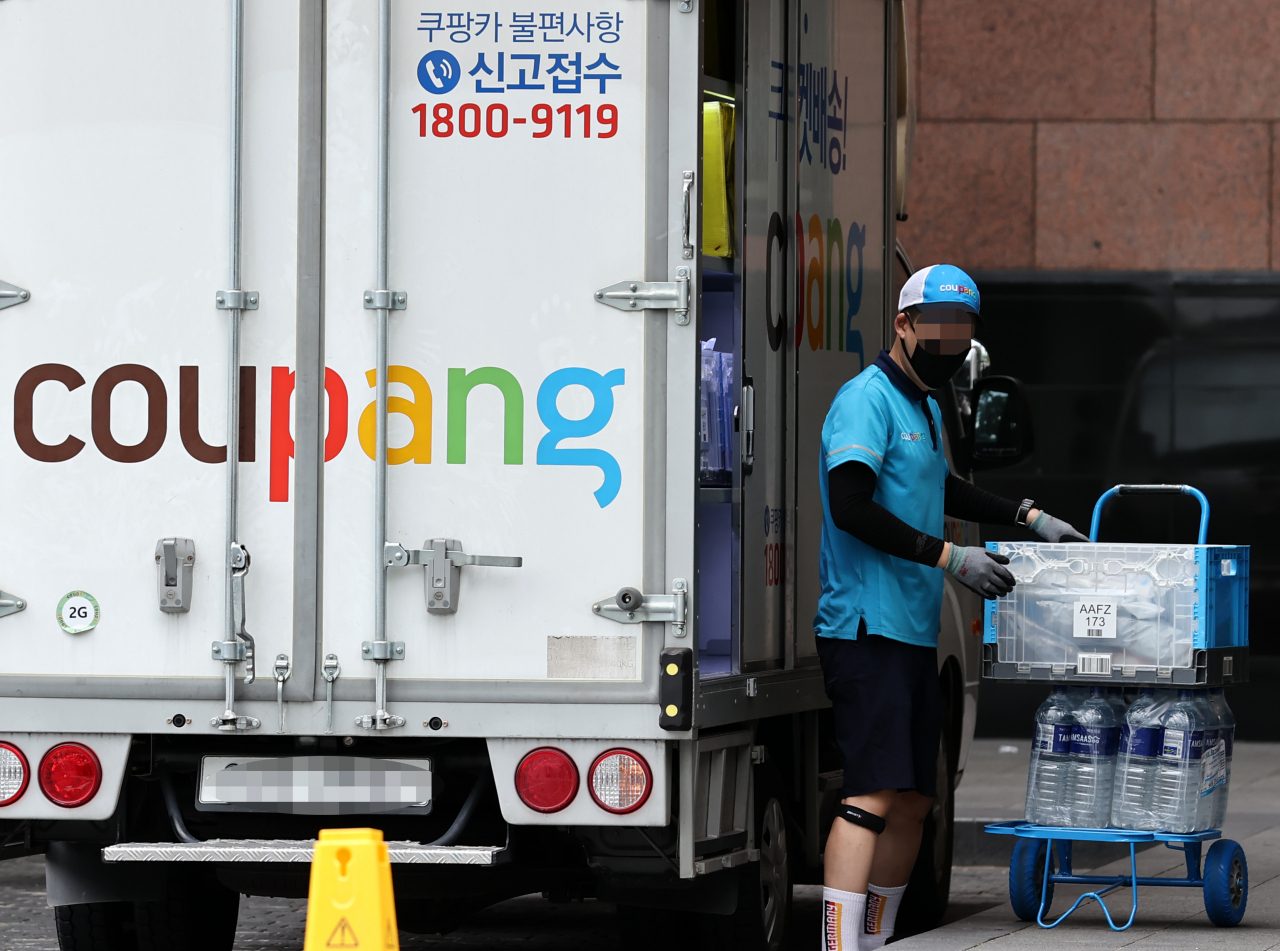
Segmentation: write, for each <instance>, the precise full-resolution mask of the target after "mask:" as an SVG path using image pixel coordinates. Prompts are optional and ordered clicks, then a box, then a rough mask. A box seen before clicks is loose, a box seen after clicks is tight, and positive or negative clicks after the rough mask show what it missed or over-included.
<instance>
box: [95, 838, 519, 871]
mask: <svg viewBox="0 0 1280 951" xmlns="http://www.w3.org/2000/svg"><path fill="white" fill-rule="evenodd" d="M314 847H315V839H209V840H208V841H207V842H122V843H120V844H119V845H109V846H107V847H106V848H104V849H103V850H102V860H103V861H104V862H310V861H311V853H312V849H313V848H314ZM387 851H388V853H389V855H390V858H391V861H392V862H396V863H399V864H403V865H498V864H500V863H502V862H504V861H506V858H507V851H506V847H505V846H501V845H435V846H432V845H422V844H421V843H419V842H388V843H387Z"/></svg>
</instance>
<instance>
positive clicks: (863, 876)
mask: <svg viewBox="0 0 1280 951" xmlns="http://www.w3.org/2000/svg"><path fill="white" fill-rule="evenodd" d="M817 644H818V656H819V659H820V660H821V662H822V672H823V677H824V680H825V685H826V690H827V696H828V697H830V698H831V707H832V710H831V713H832V725H833V726H834V731H835V735H834V737H833V738H834V740H835V743H836V746H837V747H838V748H839V753H840V759H841V761H842V764H843V767H844V782H843V790H842V791H843V794H844V796H843V799H842V803H843V805H842V806H841V812H840V813H838V814H837V815H838V816H840V817H839V818H836V820H835V822H834V824H833V825H832V828H831V832H830V835H829V838H828V840H827V845H826V855H825V860H824V861H825V868H824V877H823V884H824V886H825V887H824V889H823V928H824V942H825V945H824V946H825V948H826V949H828V951H835V949H841V951H854V949H855V948H857V947H858V942H859V941H860V940H861V935H862V933H863V928H864V923H863V918H864V916H865V914H866V901H867V883H868V879H869V877H870V874H871V868H872V863H873V862H874V860H875V857H876V853H877V851H878V849H879V848H880V847H881V846H880V844H879V839H880V838H881V836H882V834H883V832H884V831H885V830H886V829H887V828H888V826H887V823H888V821H889V816H890V815H891V814H892V812H893V811H894V807H895V804H896V802H897V799H898V795H899V794H898V793H897V792H896V790H899V789H914V788H917V784H916V766H915V756H914V753H913V742H912V722H913V717H914V714H913V711H912V703H913V697H912V695H913V693H914V688H915V684H916V682H917V681H918V679H919V677H918V666H919V664H918V663H917V660H916V658H915V657H914V655H913V653H912V652H913V651H916V652H918V651H920V650H921V648H913V647H911V646H910V645H907V644H903V643H901V642H898V641H893V640H890V639H888V638H884V637H879V636H876V635H867V634H865V633H862V636H860V637H858V638H857V639H852V638H828V637H819V638H817ZM934 676H935V678H936V676H937V675H936V673H935V675H934ZM849 809H852V810H853V811H852V812H849V811H848V810H849Z"/></svg>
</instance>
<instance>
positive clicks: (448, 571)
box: [383, 538, 524, 614]
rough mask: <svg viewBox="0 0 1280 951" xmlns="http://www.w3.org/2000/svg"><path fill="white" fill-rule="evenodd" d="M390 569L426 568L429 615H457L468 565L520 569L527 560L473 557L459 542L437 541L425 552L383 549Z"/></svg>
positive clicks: (391, 545) (394, 546)
mask: <svg viewBox="0 0 1280 951" xmlns="http://www.w3.org/2000/svg"><path fill="white" fill-rule="evenodd" d="M383 552H384V564H386V566H387V567H388V568H408V567H409V566H411V565H421V566H422V567H423V568H426V569H427V571H426V577H425V579H424V580H425V586H426V597H427V613H428V614H455V613H457V610H458V582H459V581H460V580H461V577H462V572H461V571H460V570H459V569H460V568H462V567H464V566H465V565H475V566H477V567H481V568H519V567H520V566H521V565H523V564H524V559H523V558H520V557H519V556H513V555H469V554H467V553H466V552H465V551H463V550H462V542H460V541H458V539H456V538H433V539H431V540H430V541H428V542H427V543H426V547H425V548H404V547H402V546H400V545H397V544H395V543H394V542H388V543H387V545H386V547H385V548H384V549H383Z"/></svg>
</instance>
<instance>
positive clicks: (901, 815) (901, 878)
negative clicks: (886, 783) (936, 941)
mask: <svg viewBox="0 0 1280 951" xmlns="http://www.w3.org/2000/svg"><path fill="white" fill-rule="evenodd" d="M932 806H933V798H932V797H930V796H922V795H920V793H918V792H916V791H914V790H909V791H907V792H900V793H898V794H897V798H896V799H895V801H894V804H893V809H892V810H890V812H889V816H888V821H887V823H886V825H885V830H884V833H883V834H882V835H881V836H880V842H879V843H878V847H877V849H876V854H875V858H874V859H873V860H872V862H871V876H870V879H869V883H868V885H867V910H866V913H865V915H864V930H865V933H864V934H863V935H862V936H861V937H860V939H859V940H860V942H861V943H860V944H859V945H858V947H859V948H860V949H871V948H879V947H882V946H883V945H884V943H885V942H886V941H888V940H889V939H890V938H891V937H893V932H894V928H895V926H896V925H897V920H898V906H899V905H900V904H901V903H902V896H903V894H904V893H905V892H906V890H907V881H908V879H910V878H911V870H912V869H913V868H914V867H915V864H916V856H917V854H918V853H919V851H920V836H921V834H922V833H923V831H924V820H925V817H926V816H928V815H929V809H930V808H931V807H932Z"/></svg>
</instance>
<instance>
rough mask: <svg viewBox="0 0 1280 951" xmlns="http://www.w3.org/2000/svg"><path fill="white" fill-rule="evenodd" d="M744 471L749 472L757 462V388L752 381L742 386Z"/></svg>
mask: <svg viewBox="0 0 1280 951" xmlns="http://www.w3.org/2000/svg"><path fill="white" fill-rule="evenodd" d="M741 405H742V416H741V421H742V425H741V427H739V428H740V429H741V433H740V435H741V436H742V471H743V472H744V473H749V472H750V471H751V467H752V466H753V465H755V462H756V388H755V387H754V386H752V385H751V384H750V383H748V384H746V385H745V386H744V387H743V388H742V404H741Z"/></svg>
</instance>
